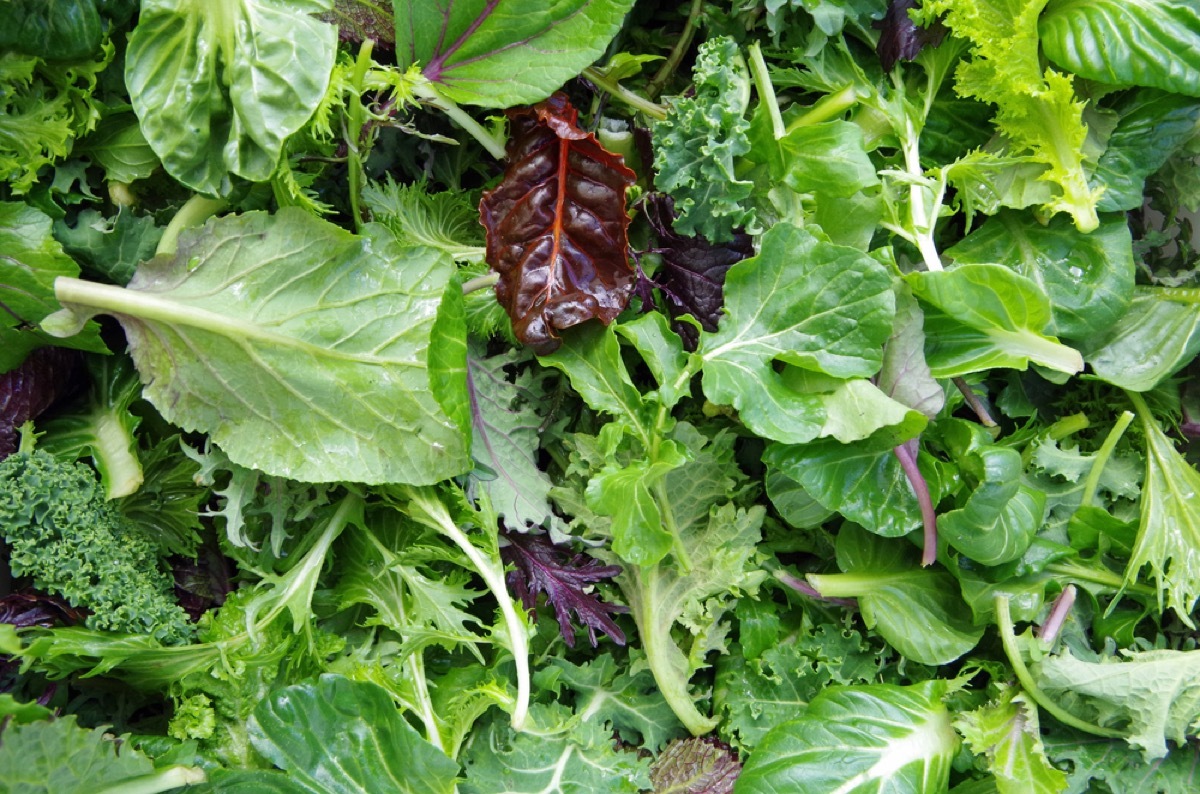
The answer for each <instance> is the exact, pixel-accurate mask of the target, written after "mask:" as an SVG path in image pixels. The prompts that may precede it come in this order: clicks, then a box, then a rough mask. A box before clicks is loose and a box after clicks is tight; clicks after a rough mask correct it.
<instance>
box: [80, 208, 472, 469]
mask: <svg viewBox="0 0 1200 794" xmlns="http://www.w3.org/2000/svg"><path fill="white" fill-rule="evenodd" d="M453 270H454V264H453V262H452V261H451V260H450V258H449V257H448V256H447V255H446V254H444V253H442V252H440V251H436V250H434V249H432V248H405V247H402V246H401V245H400V244H399V243H397V242H396V240H395V238H394V237H393V236H392V233H391V232H389V231H387V230H386V229H385V228H384V227H381V226H377V225H371V226H368V227H367V229H366V236H365V237H359V236H356V235H353V234H350V233H349V232H346V231H344V230H342V229H339V228H338V227H336V226H334V225H333V224H330V223H327V222H325V221H321V220H319V219H316V218H313V217H312V216H310V215H308V214H307V213H305V212H304V211H303V210H299V209H285V210H283V211H281V212H280V213H279V214H278V215H275V216H271V215H267V214H265V213H258V212H254V213H247V214H246V215H242V216H240V217H227V218H221V219H219V220H215V221H210V222H209V223H208V224H207V225H205V226H204V227H203V228H201V229H198V230H194V231H191V232H188V233H185V234H184V235H181V237H180V241H179V249H178V252H177V254H176V255H175V257H173V258H171V257H158V258H156V259H152V260H150V261H149V262H147V263H145V264H143V265H142V266H141V268H139V270H138V272H137V274H136V275H135V276H134V279H133V280H132V281H131V282H130V284H129V287H128V288H125V289H122V288H119V287H112V286H107V285H102V284H92V283H90V282H84V281H77V280H74V279H70V280H66V279H62V280H59V281H58V283H57V287H58V289H59V290H60V293H61V297H62V298H63V299H64V301H65V303H68V304H71V305H72V307H73V309H74V311H75V312H76V313H77V315H78V314H79V313H82V315H83V316H91V315H93V314H98V313H108V314H112V315H114V316H116V318H117V319H118V320H120V321H121V324H122V325H123V326H124V328H125V333H126V335H127V336H128V338H129V344H130V351H131V353H132V355H133V359H134V363H135V364H136V365H137V368H138V371H139V372H140V373H141V376H142V379H143V381H144V382H145V383H146V389H145V396H146V398H147V399H148V400H150V401H151V402H152V403H154V405H155V406H156V407H157V408H158V409H159V411H160V412H161V413H162V414H163V416H164V417H165V418H166V419H167V420H168V421H170V422H173V423H174V424H177V425H179V426H181V427H183V428H185V429H188V430H200V431H202V432H207V433H209V434H210V435H211V436H212V439H213V441H214V442H215V443H216V444H217V445H218V446H220V447H221V448H222V449H223V450H225V452H226V454H228V455H229V457H230V459H231V460H233V461H234V462H236V463H239V464H241V465H244V466H249V467H251V468H256V469H260V470H262V471H265V472H267V473H269V474H275V475H279V476H284V477H290V478H292V479H296V480H303V481H308V482H330V481H339V480H341V481H357V482H366V483H383V482H407V483H411V484H430V483H434V482H438V481H440V480H443V479H445V478H446V477H451V476H455V475H457V474H461V473H462V472H463V471H465V470H466V469H467V468H468V467H469V459H468V456H467V442H466V428H467V427H469V422H470V420H469V417H468V416H466V415H464V413H463V411H462V410H460V409H461V408H463V407H465V403H466V359H465V356H466V347H465V343H464V341H463V337H464V336H465V332H464V331H463V330H462V326H461V321H462V320H461V317H458V322H459V329H458V332H457V333H452V332H451V331H450V330H448V329H446V328H445V323H446V319H445V316H444V313H443V311H442V310H443V300H442V298H443V292H444V290H445V288H446V285H447V284H448V283H449V282H450V278H451V275H452V273H453ZM71 319H72V318H70V317H64V318H63V320H64V321H67V322H65V323H64V325H68V326H69V321H70V320H71ZM75 319H78V316H77V317H76V318H75ZM452 324H453V323H452ZM65 330H70V328H69V327H68V328H66V329H65ZM455 338H457V340H458V342H457V345H455V344H453V340H454V339H455ZM447 340H449V341H447ZM459 355H461V360H458V361H453V360H447V358H450V359H453V358H454V357H455V356H459ZM455 394H457V395H459V396H460V397H461V399H452V397H453V395H455Z"/></svg>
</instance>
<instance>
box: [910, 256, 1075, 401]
mask: <svg viewBox="0 0 1200 794" xmlns="http://www.w3.org/2000/svg"><path fill="white" fill-rule="evenodd" d="M906 278H907V280H908V283H909V285H910V286H911V287H912V290H913V293H914V294H916V296H917V297H918V298H920V299H921V300H923V301H925V302H926V303H928V304H931V305H932V306H934V307H936V308H937V309H938V310H939V311H937V312H926V316H925V320H926V322H925V335H926V340H927V343H926V345H927V346H926V351H925V353H926V356H927V358H928V361H929V368H930V370H931V371H932V372H933V375H934V376H935V377H938V378H949V377H956V376H959V375H965V374H968V373H971V372H978V371H981V370H984V369H988V368H992V367H1009V368H1013V369H1025V368H1026V367H1027V366H1028V365H1029V363H1030V362H1033V363H1035V364H1041V365H1043V366H1045V367H1048V368H1049V369H1052V370H1056V371H1058V372H1066V373H1069V374H1073V373H1076V372H1078V371H1079V370H1081V369H1083V358H1082V356H1080V354H1079V352H1078V351H1076V350H1073V349H1072V348H1069V347H1067V346H1066V345H1063V344H1061V343H1059V342H1058V341H1057V340H1055V339H1053V338H1052V337H1049V336H1046V335H1045V334H1044V333H1043V331H1044V330H1045V329H1046V327H1047V326H1048V325H1049V323H1050V320H1051V313H1050V301H1049V300H1048V299H1047V298H1046V295H1045V294H1044V293H1043V292H1042V291H1041V290H1040V289H1039V288H1038V286H1037V285H1036V284H1035V283H1034V282H1033V281H1031V280H1030V279H1028V278H1025V277H1024V276H1021V275H1018V274H1017V273H1014V272H1013V271H1012V270H1010V269H1008V268H1007V267H1004V266H1002V265H986V264H985V265H959V266H957V267H955V268H953V269H951V270H944V271H939V272H934V273H929V272H920V273H911V274H909V275H908V276H907V277H906Z"/></svg>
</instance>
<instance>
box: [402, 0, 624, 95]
mask: <svg viewBox="0 0 1200 794" xmlns="http://www.w3.org/2000/svg"><path fill="white" fill-rule="evenodd" d="M632 5H633V0H558V1H557V2H553V3H542V2H519V1H517V2H513V0H509V1H508V2H499V1H498V0H435V1H434V2H431V1H430V0H396V2H395V3H394V7H395V13H396V59H397V60H398V61H399V64H400V66H401V67H402V68H403V67H405V66H408V65H410V64H413V63H417V64H420V65H421V72H422V74H424V75H425V77H427V78H428V79H429V80H430V82H432V83H433V84H434V85H435V86H436V87H437V90H438V91H440V92H441V93H442V94H444V95H445V96H447V97H449V98H450V99H453V100H454V101H455V102H464V103H467V104H471V105H483V106H484V107H492V108H503V107H509V106H510V105H519V104H531V103H533V102H540V101H541V100H543V99H545V98H546V97H547V96H549V95H550V93H551V92H553V91H554V90H556V89H557V88H559V87H560V86H561V85H562V84H563V83H565V82H566V81H567V80H570V79H571V78H572V77H575V76H576V75H578V74H579V73H580V72H581V71H582V70H583V69H584V67H586V66H589V65H591V63H592V62H593V61H595V60H597V59H598V58H599V57H600V56H601V55H603V54H604V51H605V49H606V48H607V47H608V43H609V40H610V39H612V37H613V36H614V35H615V34H616V33H617V30H618V29H619V28H620V27H621V24H622V22H624V20H625V14H626V13H627V12H628V11H629V9H630V7H631V6H632Z"/></svg>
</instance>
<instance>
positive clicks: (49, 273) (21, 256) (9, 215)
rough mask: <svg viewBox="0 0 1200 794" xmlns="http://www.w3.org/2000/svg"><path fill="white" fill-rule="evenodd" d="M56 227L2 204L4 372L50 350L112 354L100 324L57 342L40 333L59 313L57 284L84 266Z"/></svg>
mask: <svg viewBox="0 0 1200 794" xmlns="http://www.w3.org/2000/svg"><path fill="white" fill-rule="evenodd" d="M51 225H52V221H51V220H50V217H49V216H48V215H46V214H44V213H43V212H41V211H40V210H37V209H34V208H33V207H30V206H29V205H27V204H21V203H19V202H8V201H4V202H0V372H7V371H8V370H10V369H12V368H14V367H16V366H17V365H18V364H20V363H21V362H22V361H23V360H24V359H25V356H27V355H28V354H29V351H31V350H34V349H35V348H38V347H42V346H43V345H48V344H54V345H58V346H60V347H73V348H77V349H79V350H91V351H93V352H99V353H106V352H108V348H107V347H105V346H104V342H102V341H101V339H100V326H98V325H96V324H95V323H88V324H87V325H86V326H84V327H83V329H82V330H81V331H80V332H79V333H77V334H75V335H73V336H70V337H68V338H66V339H53V338H51V337H49V336H47V335H46V334H44V333H42V332H41V331H39V330H38V328H37V324H38V323H40V322H41V321H42V320H43V319H44V318H45V317H46V315H48V314H50V313H51V312H53V311H55V310H56V309H57V308H59V306H58V301H57V300H56V299H55V297H54V279H56V278H57V277H59V276H78V275H79V266H78V265H76V264H75V262H74V260H72V259H71V257H69V256H67V255H66V254H65V253H63V249H62V246H61V245H59V244H58V242H57V241H56V240H55V239H54V237H53V236H52V235H51V233H50V229H51Z"/></svg>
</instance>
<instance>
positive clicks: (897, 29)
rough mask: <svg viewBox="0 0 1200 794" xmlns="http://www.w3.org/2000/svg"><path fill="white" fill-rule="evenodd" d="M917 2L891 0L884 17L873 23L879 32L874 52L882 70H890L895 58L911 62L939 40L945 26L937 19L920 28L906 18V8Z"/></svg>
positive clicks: (944, 32)
mask: <svg viewBox="0 0 1200 794" xmlns="http://www.w3.org/2000/svg"><path fill="white" fill-rule="evenodd" d="M917 5H918V4H917V0H892V1H891V2H890V3H888V8H887V12H886V13H885V14H884V15H883V19H881V20H879V21H878V22H876V23H875V25H874V27H875V28H877V29H878V30H879V31H880V34H879V43H878V44H877V45H876V46H875V52H876V54H878V55H879V62H880V63H881V64H883V69H884V71H891V69H892V67H893V66H895V65H896V62H897V61H911V60H912V59H913V58H916V57H917V55H918V54H920V52H921V50H922V49H924V48H925V47H936V46H937V45H939V44H941V43H942V38H943V37H944V36H945V35H946V28H945V27H944V26H943V25H942V24H941V23H940V22H939V23H936V24H934V25H933V26H932V27H928V28H922V27H919V26H918V25H917V23H915V22H913V21H912V20H911V19H910V18H909V16H908V12H909V10H910V9H913V8H916V7H917Z"/></svg>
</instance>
